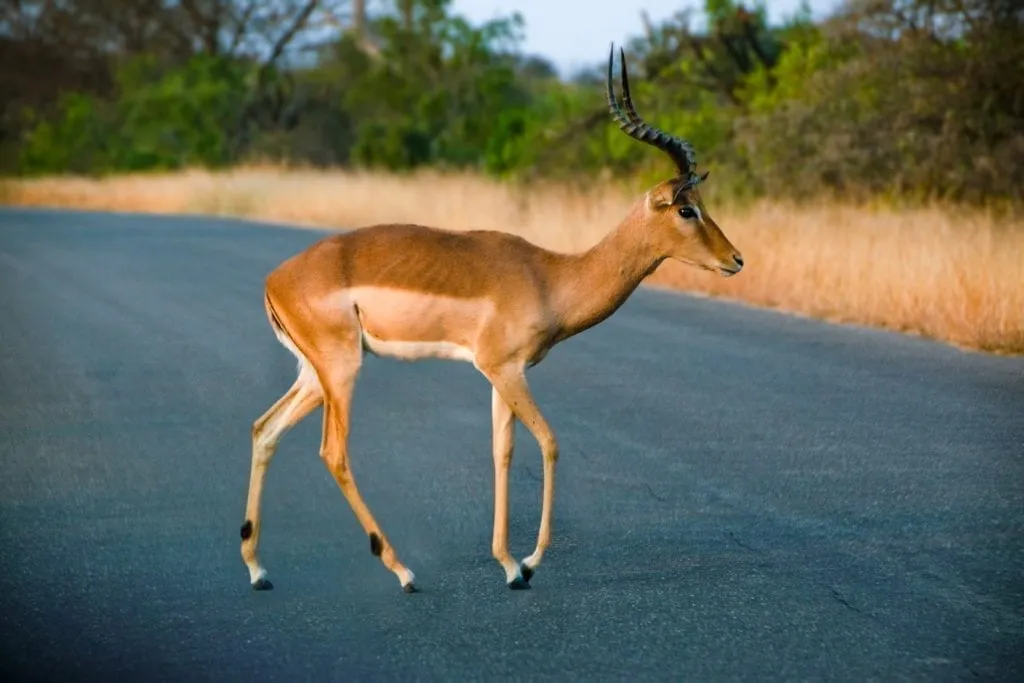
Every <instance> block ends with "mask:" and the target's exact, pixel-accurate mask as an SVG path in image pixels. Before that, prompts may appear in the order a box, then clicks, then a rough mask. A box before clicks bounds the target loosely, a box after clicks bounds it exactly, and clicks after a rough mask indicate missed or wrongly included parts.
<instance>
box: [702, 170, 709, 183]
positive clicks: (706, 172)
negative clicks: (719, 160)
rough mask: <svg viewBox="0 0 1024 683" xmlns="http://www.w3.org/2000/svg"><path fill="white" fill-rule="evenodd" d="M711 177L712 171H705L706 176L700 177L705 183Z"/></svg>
mask: <svg viewBox="0 0 1024 683" xmlns="http://www.w3.org/2000/svg"><path fill="white" fill-rule="evenodd" d="M709 175H711V171H710V170H707V171H704V174H703V175H702V176H701V177H700V181H701V182H702V183H703V182H704V181H705V180H707V179H708V176H709Z"/></svg>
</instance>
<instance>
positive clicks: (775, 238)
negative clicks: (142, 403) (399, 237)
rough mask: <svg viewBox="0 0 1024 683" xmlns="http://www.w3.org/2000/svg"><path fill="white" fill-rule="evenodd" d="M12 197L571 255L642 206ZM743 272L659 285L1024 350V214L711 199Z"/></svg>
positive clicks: (550, 193)
mask: <svg viewBox="0 0 1024 683" xmlns="http://www.w3.org/2000/svg"><path fill="white" fill-rule="evenodd" d="M0 196H2V197H3V201H5V202H6V203H9V204H16V205H36V206H58V207H74V208H83V209H96V210H115V211H139V212H157V213H199V214H220V215H233V216H245V217H250V218H260V219H266V220H272V221H286V222H294V223H300V224H306V225H313V226H325V227H341V228H347V227H355V226H361V225H368V224H372V223H380V222H391V221H414V222H419V223H424V224H428V225H440V226H445V227H450V228H454V229H461V230H464V229H472V228H489V229H497V230H505V231H508V232H514V233H517V234H519V235H522V236H524V237H526V238H527V239H530V240H533V241H535V242H537V243H539V244H541V245H543V246H546V247H549V248H552V249H557V250H563V251H574V250H580V249H584V248H586V247H588V246H590V245H591V244H593V243H595V242H596V241H597V240H598V239H600V238H601V236H603V235H604V234H605V233H606V232H607V231H608V230H609V229H611V228H612V227H613V226H614V225H615V224H616V223H617V222H618V220H619V218H620V217H621V216H623V215H624V214H625V212H626V210H627V208H628V207H629V205H630V204H631V202H632V201H633V199H634V197H631V196H630V195H628V194H627V193H626V192H624V191H623V190H621V189H618V188H612V187H604V188H601V189H600V190H592V191H591V192H588V193H583V192H582V191H580V190H575V189H572V188H569V187H565V186H552V187H544V188H531V189H529V190H525V189H522V188H518V189H517V188H514V187H512V186H508V185H502V184H498V183H495V182H491V181H488V180H485V179H482V178H479V177H475V176H467V175H442V174H437V173H422V174H417V175H413V176H403V177H399V176H391V175H381V174H370V173H343V172H340V171H328V172H317V171H306V170H285V169H280V168H273V167H252V168H245V169H238V170H235V171H231V172H225V173H218V174H211V173H206V172H199V171H194V172H186V173H178V174H168V175H140V176H121V177H116V178H111V179H106V180H99V181H91V180H84V179H69V178H63V179H58V178H54V179H42V180H31V181H12V182H9V183H6V184H5V187H4V188H3V192H2V194H0ZM709 208H711V209H712V211H713V215H714V216H715V218H716V220H717V221H718V223H719V224H720V225H722V226H723V229H724V230H725V232H726V234H728V235H729V237H730V239H731V240H732V241H733V242H734V243H735V244H736V245H737V246H738V247H739V248H740V250H741V251H742V252H743V255H744V258H745V260H746V262H747V267H746V269H745V270H744V271H743V273H742V274H741V275H740V276H739V277H735V278H730V279H728V280H726V279H723V278H720V277H718V276H716V275H712V274H709V273H704V272H699V271H696V270H693V269H689V268H685V267H682V266H678V265H677V264H666V266H664V267H662V268H661V269H660V270H659V271H658V272H657V273H656V274H655V276H654V277H653V278H652V281H653V282H655V283H657V284H661V285H667V286H672V287H678V288H681V289H685V290H689V291H697V292H705V293H708V294H712V295H716V296H726V297H729V298H734V299H738V300H742V301H746V302H749V303H752V304H755V305H761V306H770V307H775V308H779V309H783V310H786V311H790V312H795V313H802V314H806V315H810V316H814V317H820V318H826V319H830V320H836V321H846V322H856V323H862V324H867V325H873V326H881V327H886V328H890V329H895V330H900V331H903V332H910V333H915V334H920V335H924V336H928V337H932V338H935V339H939V340H942V341H945V342H949V343H952V344H955V345H958V346H961V347H965V348H973V349H982V350H986V351H993V352H1001V353H1024V222H1022V221H1021V220H1020V219H1017V220H1014V221H1000V220H997V219H995V218H993V217H992V216H991V215H988V214H987V213H985V212H981V211H978V210H970V209H963V208H955V207H954V208H930V209H917V210H912V211H894V210H885V209H870V210H869V209H864V208H852V207H847V206H842V205H835V204H823V205H820V206H815V207H806V206H804V207H799V208H797V207H789V206H784V205H779V204H772V203H766V202H763V203H759V204H756V205H754V206H752V207H748V208H745V209H742V210H739V209H735V210H731V209H730V208H729V207H709Z"/></svg>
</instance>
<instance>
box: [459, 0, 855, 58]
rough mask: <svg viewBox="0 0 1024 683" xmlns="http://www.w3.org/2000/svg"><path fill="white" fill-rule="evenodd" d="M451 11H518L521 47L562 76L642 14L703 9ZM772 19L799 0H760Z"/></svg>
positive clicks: (482, 5)
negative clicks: (552, 67) (524, 24)
mask: <svg viewBox="0 0 1024 683" xmlns="http://www.w3.org/2000/svg"><path fill="white" fill-rule="evenodd" d="M836 4H837V0H808V5H809V6H810V8H811V12H812V13H813V14H814V16H816V17H817V16H821V15H823V14H825V13H827V12H828V11H829V10H831V9H832V8H833V7H834V6H835V5H836ZM452 6H453V8H454V10H455V11H456V12H457V13H458V14H461V15H463V16H465V17H466V18H467V19H469V20H470V21H471V22H472V23H474V24H478V23H481V22H484V21H487V20H489V19H494V18H495V17H502V16H508V15H509V14H511V13H512V12H513V11H518V12H519V13H520V14H521V15H522V17H523V20H524V21H525V23H526V26H525V29H524V34H525V36H524V37H525V39H524V41H523V42H522V44H521V48H522V50H523V51H524V52H526V53H533V54H539V55H541V56H543V57H546V58H547V59H548V60H550V61H551V62H552V63H553V64H554V65H555V68H557V69H558V71H559V73H560V74H561V75H562V76H569V75H571V74H572V73H573V72H574V71H576V70H577V69H578V68H586V67H591V66H593V65H595V64H598V63H600V62H601V61H602V60H604V59H605V58H606V55H607V52H608V45H609V43H610V42H611V41H615V43H616V44H619V43H623V42H625V41H626V40H628V39H629V38H631V37H633V36H637V35H639V34H641V33H642V32H643V24H642V22H641V19H640V12H641V10H646V11H647V14H648V16H649V17H650V18H651V21H652V22H653V23H655V24H657V23H659V22H660V21H661V20H664V19H667V18H669V17H671V16H672V15H673V14H675V13H676V12H678V11H680V10H683V9H686V8H687V7H691V8H693V11H694V14H697V13H698V12H697V11H698V10H699V9H700V8H701V7H703V6H704V3H703V1H702V0H635V1H632V0H604V2H600V0H512V1H511V2H502V1H501V0H453V2H452ZM765 6H766V7H767V8H768V16H769V17H770V19H771V20H772V21H773V22H774V21H778V20H779V19H781V18H783V17H786V16H789V15H792V14H793V13H794V12H795V11H796V10H797V8H798V7H799V6H800V0H765Z"/></svg>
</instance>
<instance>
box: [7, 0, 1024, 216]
mask: <svg viewBox="0 0 1024 683" xmlns="http://www.w3.org/2000/svg"><path fill="white" fill-rule="evenodd" d="M382 4H385V5H391V6H393V7H395V8H396V9H394V10H393V11H390V12H388V11H383V12H381V11H378V13H377V14H375V15H373V16H371V17H370V18H369V21H368V22H367V24H366V30H365V34H360V35H356V34H355V33H353V32H343V33H340V34H339V35H338V37H337V40H335V41H333V42H332V43H331V44H330V45H329V46H328V47H327V48H326V49H324V50H322V51H321V52H320V53H319V54H318V56H317V58H316V60H315V61H314V62H313V63H311V64H305V65H303V66H302V67H298V66H293V67H291V68H289V69H285V68H283V67H282V68H280V69H277V68H273V69H268V68H260V67H259V66H258V65H256V64H253V63H249V62H246V61H244V60H241V59H238V58H233V57H228V56H225V55H223V54H218V53H216V52H213V53H211V52H196V53H195V54H193V55H192V56H185V57H182V56H181V55H180V54H179V53H178V52H174V53H171V52H159V51H157V50H154V51H153V52H152V53H150V54H146V53H141V54H135V55H134V56H132V57H131V58H123V59H121V60H120V65H119V66H118V67H117V68H116V69H115V70H114V71H113V72H112V73H111V74H110V78H109V79H108V80H109V82H111V83H112V84H113V86H112V88H111V89H110V91H109V92H106V91H103V92H100V91H95V92H93V94H88V93H87V92H86V91H85V90H83V91H82V92H70V93H67V94H65V95H63V96H62V97H61V98H60V99H59V100H57V101H56V103H55V105H54V106H52V107H50V108H48V109H44V108H37V109H35V110H32V111H30V115H29V118H28V119H26V125H25V126H24V129H25V130H26V131H27V132H26V133H25V134H24V135H23V136H22V137H21V139H20V141H19V142H18V151H19V154H18V171H19V172H21V173H25V174H34V173H54V172H66V171H71V172H76V173H88V172H113V171H122V170H145V169H173V168H182V167H186V166H197V165H198V166H223V165H227V164H232V163H238V162H242V161H245V160H246V159H250V158H253V157H259V158H268V157H269V158H271V159H280V160H285V161H298V162H305V163H314V164H348V165H356V166H365V167H374V168H382V169H389V170H396V171H398V170H405V169H412V168H416V167H420V166H425V165H430V166H437V167H444V168H468V169H479V170H481V171H483V172H486V173H489V174H491V175H493V176H495V177H499V178H507V179H515V178H521V177H537V176H546V177H552V178H564V179H569V178H577V177H578V178H593V177H598V176H600V177H619V178H629V179H631V180H630V182H631V183H635V184H636V185H638V186H639V185H645V184H650V183H652V182H654V181H656V180H660V179H663V178H665V177H666V176H667V175H668V174H671V173H672V172H673V170H674V169H673V168H672V166H671V162H670V161H669V160H668V159H667V158H666V157H665V156H664V155H662V154H660V153H658V152H656V151H655V150H654V149H652V148H651V147H649V146H646V145H642V144H638V143H637V142H636V141H634V140H631V139H630V138H628V137H627V136H625V135H623V134H622V133H621V132H620V131H619V130H618V127H617V126H616V125H615V124H614V123H612V122H611V120H610V118H609V117H608V115H607V109H606V105H605V93H604V55H595V59H594V63H595V68H594V69H593V70H591V71H585V72H583V73H581V74H578V75H577V76H576V77H574V78H572V79H569V80H561V79H559V78H558V77H557V76H556V75H555V73H554V71H553V69H552V68H551V66H550V65H549V64H547V63H546V62H544V61H543V60H542V59H539V58H537V57H531V56H524V55H521V54H519V53H518V51H517V45H518V43H519V41H520V40H521V37H522V33H523V31H524V28H525V27H524V25H523V22H522V20H521V18H520V17H519V16H518V15H515V14H512V15H510V16H509V17H507V18H503V19H497V20H494V21H490V22H486V23H483V24H480V25H473V24H471V23H470V22H468V21H467V20H466V19H465V18H463V17H461V16H459V15H457V14H456V13H455V12H453V11H452V3H451V1H450V0H403V2H398V3H382ZM378 7H380V5H378ZM703 14H704V17H705V19H706V22H705V26H703V27H701V28H700V29H697V28H693V27H691V25H690V17H689V15H688V14H686V13H682V14H680V15H678V16H676V17H674V18H672V19H670V20H668V21H665V22H663V23H661V24H660V25H655V26H647V27H646V30H645V33H644V35H643V36H638V37H636V38H634V39H633V40H631V41H630V42H629V45H628V49H627V52H628V59H629V65H630V72H631V75H632V79H631V85H632V89H633V100H634V102H635V104H636V106H637V108H638V109H639V111H640V112H641V114H642V115H643V116H644V118H645V119H646V120H647V121H648V122H649V123H651V124H653V125H656V126H658V127H661V128H663V129H665V130H667V131H669V132H672V133H675V134H679V135H682V136H684V137H686V138H688V139H689V140H690V141H691V142H692V143H693V144H694V146H695V147H696V149H697V157H698V162H699V164H700V166H701V169H702V170H703V169H710V170H712V171H713V173H712V179H711V180H710V181H709V183H708V184H707V185H705V186H704V187H703V188H702V190H704V191H705V192H706V194H709V195H715V196H718V197H732V198H750V197H754V196H759V195H765V194H768V195H772V196H778V197H789V198H805V197H814V196H818V195H821V194H823V193H825V194H837V195H841V196H843V197H846V198H861V197H864V198H867V197H878V196H883V197H893V198H896V197H921V198H923V197H932V196H942V197H947V198H957V199H962V200H970V201H988V200H992V199H1000V200H1011V201H1020V200H1021V199H1022V198H1024V197H1022V190H1021V188H1022V187H1024V165H1022V164H1020V163H1019V159H1021V158H1024V98H1021V97H1020V85H1019V84H1020V83H1024V26H1022V21H1024V20H1022V16H1021V13H1020V12H1019V11H1018V10H1015V9H1014V8H1013V3H1010V2H1009V1H1008V0H966V1H965V2H958V3H934V2H926V0H875V1H873V2H871V3H847V4H844V5H842V6H841V7H840V11H839V12H838V13H837V14H836V15H835V16H833V17H832V18H830V19H829V20H827V21H812V19H811V15H810V12H809V9H808V8H807V7H806V6H804V7H802V8H801V9H800V10H798V11H797V12H796V13H795V14H794V15H793V16H792V17H790V18H789V19H787V20H785V21H784V22H782V23H781V24H779V25H770V24H769V22H768V18H767V13H766V11H765V8H764V5H763V3H760V2H758V3H757V4H756V5H755V6H753V7H749V6H744V5H743V4H741V3H739V2H736V0H705V5H704V11H703ZM98 80H103V79H98ZM5 116H6V118H5V120H8V121H9V120H11V116H10V112H5ZM5 144H8V145H9V144H10V143H9V142H6V143H5Z"/></svg>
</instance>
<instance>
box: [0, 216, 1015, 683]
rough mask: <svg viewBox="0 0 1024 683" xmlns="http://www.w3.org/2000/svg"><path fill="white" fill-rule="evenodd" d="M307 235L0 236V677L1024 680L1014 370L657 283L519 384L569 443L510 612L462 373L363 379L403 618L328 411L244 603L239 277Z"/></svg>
mask: <svg viewBox="0 0 1024 683" xmlns="http://www.w3.org/2000/svg"><path fill="white" fill-rule="evenodd" d="M320 236H321V233H317V232H312V231H305V230H294V229H283V228H281V227H274V226H265V225H253V224H247V223H244V222H241V221H231V220H205V219H188V218H159V217H142V216H130V215H129V216H124V215H122V216H110V215H102V214H82V213H62V212H51V211H31V210H14V209H8V210H4V211H2V212H0V293H2V294H0V372H2V375H0V429H2V436H3V439H2V443H0V465H2V469H0V552H2V560H0V562H2V565H0V628H2V633H0V658H2V670H0V680H3V681H16V680H18V681H20V680H34V681H42V680H53V681H83V680H100V681H217V682H224V681H271V680H280V681H293V680H294V681H303V680H309V681H349V680H437V681H456V680H458V681H463V680H501V681H507V680H633V679H636V680H675V681H680V680H686V681H721V680H751V681H768V680H782V681H793V680H814V681H822V680H840V681H864V680H922V681H947V680H949V681H954V680H1007V681H1009V680H1014V679H1016V680H1024V661H1022V660H1024V361H1022V360H1021V359H1008V358H995V357H986V356H983V355H978V354H970V353H964V352H961V351H958V350H955V349H952V348H948V347H945V346H942V345H939V344H933V343H929V342H927V341H924V340H920V339H914V338H910V337H904V336H899V335H896V334H889V333H884V332H879V331H870V330H864V329H859V328H854V327H843V326H832V325H827V324H822V323H819V322H816V321H811V320H805V319H799V318H794V317H789V316H785V315H782V314H779V313H774V312H769V311H759V310H751V309H748V308H746V307H743V306H740V305H736V304H729V303H724V302H716V301H710V300H704V299H697V298H691V297H686V296H680V295H676V294H672V293H668V292H660V291H655V290H642V291H640V292H638V293H637V294H636V295H635V296H634V297H633V298H632V299H631V300H630V301H629V302H628V303H627V304H626V305H625V307H624V308H623V309H621V310H620V311H619V312H618V313H617V314H616V315H615V316H613V317H612V318H611V319H610V320H608V321H607V322H605V323H604V324H602V325H601V326H599V327H597V328H595V329H593V330H591V331H589V332H586V333H584V334H583V335H581V336H579V337H576V338H574V339H571V340H569V341H567V342H566V343H564V344H563V345H562V346H559V347H558V348H556V349H555V350H554V351H553V352H552V353H551V355H549V356H548V358H547V359H546V360H545V361H544V362H543V363H542V364H541V365H540V366H538V367H537V368H535V369H534V370H533V371H532V374H531V382H532V385H533V387H534V389H535V392H536V395H537V397H538V400H539V402H540V404H541V405H542V407H543V409H544V410H545V412H546V414H547V415H548V416H549V418H550V421H551V423H552V425H553V427H554V428H555V430H556V432H557V433H558V435H559V437H560V442H561V445H562V458H561V462H560V464H559V468H560V469H559V473H558V490H557V495H556V501H555V540H554V544H553V545H552V547H551V549H550V550H549V552H548V555H547V557H546V559H545V563H544V564H543V565H542V566H541V568H540V570H539V571H538V573H537V575H536V577H535V578H534V579H533V589H532V590H530V591H516V592H513V591H510V590H508V589H507V588H506V587H505V584H504V577H503V574H502V572H501V570H500V568H499V567H498V565H497V564H496V563H495V562H494V561H493V560H492V559H491V557H490V537H491V517H492V508H491V500H492V490H491V485H492V470H491V456H490V445H489V438H490V431H489V430H490V413H489V390H488V385H487V384H486V382H485V380H484V379H483V378H482V377H481V376H479V375H478V374H477V373H476V371H475V370H474V369H473V368H472V367H471V366H470V365H468V364H460V363H453V362H446V361H425V362H420V363H416V364H408V363H400V362H397V361H389V360H384V359H376V358H371V359H369V360H368V361H367V363H366V365H365V367H364V372H363V374H362V375H361V379H360V382H359V384H358V388H357V392H356V400H355V406H354V409H353V421H354V422H353V424H354V427H353V432H352V435H351V450H352V457H353V467H354V472H355V475H356V478H357V481H358V483H359V485H360V487H361V489H362V491H363V494H364V496H365V497H366V499H367V501H368V503H369V504H370V506H371V508H372V509H373V511H374V512H375V513H376V515H377V517H378V519H379V520H380V521H381V524H382V525H383V527H384V529H385V530H386V531H387V532H388V533H389V535H390V536H391V539H392V540H393V541H394V543H395V544H396V545H397V547H398V549H399V550H400V552H401V554H402V557H403V559H404V560H405V561H406V562H407V563H408V564H409V565H410V566H411V567H412V569H413V570H414V571H415V572H416V574H417V577H418V583H419V584H420V586H421V588H422V592H421V593H418V594H415V595H406V594H404V593H402V592H401V590H400V588H399V586H398V583H397V581H396V580H395V579H394V577H393V576H392V575H391V574H390V573H389V572H387V571H386V570H384V568H383V567H382V566H381V565H380V563H379V562H378V560H377V559H376V558H374V557H372V556H371V555H370V552H369V544H368V542H367V540H366V537H365V535H364V534H363V533H362V530H361V529H360V528H359V526H358V524H357V522H356V520H355V517H354V515H353V514H352V513H351V511H350V510H349V508H348V506H347V505H346V503H345V500H344V498H343V497H342V495H341V493H340V491H339V490H338V488H337V487H336V485H335V484H334V482H333V480H332V479H331V478H330V475H329V474H328V472H327V470H326V469H325V468H324V467H323V465H322V463H321V462H320V460H319V458H318V446H319V436H320V416H321V413H320V411H317V412H316V413H314V414H313V415H312V416H311V417H310V418H308V419H307V420H306V421H305V422H304V423H302V424H301V425H300V426H299V427H298V428H296V429H295V430H294V431H293V432H291V433H290V434H289V435H288V436H287V437H286V438H285V440H284V441H283V443H282V445H281V448H280V450H279V452H278V456H277V458H276V460H275V461H274V462H273V465H272V467H271V469H270V476H269V478H268V483H267V491H266V501H265V506H264V523H265V527H264V536H263V546H262V551H263V560H264V562H265V563H266V564H267V567H268V569H269V572H270V578H271V579H272V581H273V582H274V583H275V586H276V587H275V590H273V591H270V592H254V591H252V590H251V589H250V587H249V583H248V575H247V573H246V570H245V567H244V566H243V564H242V561H241V558H240V556H239V551H238V544H239V538H238V528H239V525H240V524H241V522H242V520H243V509H244V504H245V494H246V487H247V483H248V473H249V455H250V442H249V430H250V427H251V424H252V421H253V419H254V418H256V417H257V416H258V415H259V414H260V413H261V412H263V410H265V409H266V408H267V407H268V406H269V405H270V403H272V402H273V401H274V400H275V399H276V398H277V397H278V396H279V395H280V394H281V393H282V392H283V391H284V390H285V389H286V388H287V387H288V385H289V383H290V382H291V381H292V379H293V376H294V375H293V373H294V369H295V362H294V360H293V359H292V357H291V356H290V355H289V354H288V352H287V351H285V350H284V349H283V348H281V347H280V346H279V345H278V343H277V341H276V340H275V339H274V337H273V335H272V334H271V331H270V329H269V327H268V325H267V323H266V320H265V317H264V312H263V309H262V282H263V278H264V276H265V275H266V273H267V272H269V271H270V269H271V268H273V266H274V265H275V264H276V263H278V262H279V261H280V260H282V259H284V258H285V257H287V256H289V255H291V254H293V253H296V252H298V251H299V250H301V249H302V248H304V247H305V246H306V245H308V244H310V243H311V242H313V241H314V240H316V239H319V238H320ZM757 267H758V265H757V263H756V262H751V263H750V264H749V268H750V269H756V268H757ZM517 443H518V448H517V451H516V457H515V461H514V463H513V469H512V482H511V493H510V499H511V505H512V518H511V525H510V532H511V540H512V548H513V552H514V554H515V555H516V556H517V557H523V556H524V555H526V554H528V553H529V552H530V551H531V550H532V548H533V544H534V539H535V535H536V530H537V523H538V518H539V500H540V481H539V480H540V471H541V468H540V457H539V452H538V449H537V446H536V444H535V443H534V442H532V441H531V440H530V439H529V438H528V434H527V433H526V432H525V431H524V430H522V429H521V428H520V429H519V430H518V442H517Z"/></svg>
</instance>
